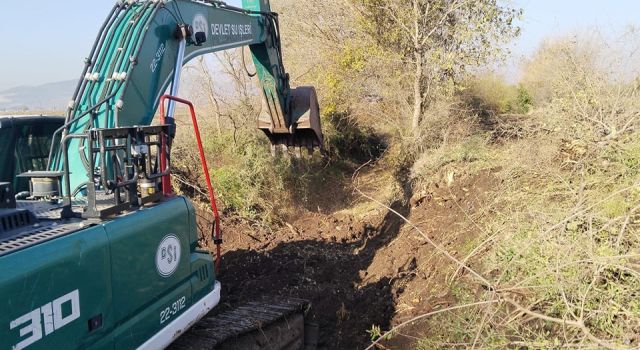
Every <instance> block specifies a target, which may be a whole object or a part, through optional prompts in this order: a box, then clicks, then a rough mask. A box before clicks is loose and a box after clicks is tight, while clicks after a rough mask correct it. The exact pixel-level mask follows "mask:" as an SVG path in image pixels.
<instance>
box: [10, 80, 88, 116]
mask: <svg viewBox="0 0 640 350" xmlns="http://www.w3.org/2000/svg"><path fill="white" fill-rule="evenodd" d="M76 83H77V80H67V81H60V82H55V83H49V84H44V85H39V86H19V87H15V88H12V89H8V90H5V91H0V111H4V112H8V111H27V110H62V109H64V108H65V107H66V106H67V104H68V103H69V100H70V99H71V96H72V94H73V89H74V88H75V84H76Z"/></svg>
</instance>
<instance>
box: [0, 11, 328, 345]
mask: <svg viewBox="0 0 640 350" xmlns="http://www.w3.org/2000/svg"><path fill="white" fill-rule="evenodd" d="M245 46H246V47H248V48H249V50H250V51H251V54H252V57H253V63H254V65H255V67H256V71H257V76H258V80H259V82H260V89H259V91H260V92H261V93H262V98H263V108H262V112H261V114H260V116H259V117H258V120H257V127H258V128H260V129H261V130H263V131H264V133H265V134H266V136H267V137H268V138H269V140H270V141H271V144H272V149H273V150H275V149H278V148H284V149H288V148H290V147H293V148H294V149H297V150H299V149H300V148H308V149H310V150H313V149H315V148H321V147H322V143H323V137H322V132H321V129H320V119H319V111H318V101H317V97H316V94H315V90H314V89H313V88H312V87H299V88H295V89H294V88H291V87H290V85H289V76H288V75H287V73H286V72H285V69H284V65H283V61H282V49H281V41H280V28H279V23H278V16H277V14H276V13H273V12H271V9H270V5H269V1H268V0H243V4H242V7H233V6H229V5H227V4H225V3H224V2H221V1H213V0H211V1H205V0H147V1H135V0H127V1H118V2H117V3H116V4H115V5H114V7H113V9H112V11H111V12H110V13H109V15H108V16H107V19H106V21H105V22H104V24H103V26H102V27H101V29H100V32H99V34H98V37H97V39H96V41H95V44H94V45H93V48H92V49H91V52H90V54H89V56H88V57H87V59H86V64H85V67H84V71H83V72H82V75H81V78H80V81H79V83H78V86H77V88H76V89H75V92H74V94H73V97H72V99H71V101H70V103H69V106H68V110H67V113H66V117H65V118H64V120H60V119H57V120H56V123H58V124H49V123H48V121H47V120H48V119H47V118H27V119H21V124H19V123H15V122H9V121H8V120H9V119H7V118H4V119H3V118H2V117H0V135H14V134H15V132H16V130H17V128H18V127H19V125H36V126H39V129H38V128H34V130H36V129H38V130H40V131H38V132H39V133H40V134H38V135H36V134H35V132H34V133H33V134H31V135H24V137H23V138H22V139H17V138H11V139H10V138H7V137H5V136H2V137H1V138H0V160H2V163H0V170H6V171H5V172H7V174H8V175H3V176H4V177H3V178H0V310H1V311H0V349H12V350H21V349H162V348H166V347H168V346H172V347H174V348H179V349H180V348H182V349H205V348H206V349H263V348H264V349H304V348H307V349H309V348H312V346H311V345H310V344H311V341H310V340H309V339H311V338H312V337H311V336H309V332H308V329H310V328H313V327H308V326H307V327H306V328H305V312H306V310H308V306H309V305H308V303H307V302H305V301H304V300H296V299H287V300H273V301H256V302H253V303H250V304H249V305H247V306H243V307H241V308H239V309H236V310H230V311H228V312H225V313H223V314H219V315H214V314H215V312H213V313H212V311H215V309H216V306H217V305H218V303H219V301H220V298H221V295H220V293H221V284H220V282H219V281H218V280H217V278H216V276H217V272H218V271H219V262H220V245H221V244H222V236H221V227H220V218H219V215H218V211H217V208H216V205H215V197H214V193H213V188H212V186H211V181H210V178H209V176H208V167H207V164H206V159H205V157H204V152H203V151H202V142H201V139H200V133H199V129H198V123H197V121H198V119H197V116H196V114H195V110H194V108H193V105H192V104H191V103H190V102H189V101H186V100H184V99H181V98H179V97H177V95H178V93H179V83H180V75H181V71H182V67H183V66H184V65H185V64H186V63H187V62H189V60H191V59H193V58H195V57H198V56H200V55H205V54H208V53H212V52H216V51H221V50H227V49H232V48H238V47H245ZM167 91H170V93H169V94H167ZM177 104H186V105H187V106H188V107H189V111H190V114H191V120H192V122H193V132H194V135H195V136H196V139H197V141H198V145H199V146H200V147H199V152H200V156H201V162H202V167H203V172H204V174H205V175H206V178H207V186H208V190H209V195H210V199H211V210H212V213H213V215H214V217H215V219H216V220H215V223H214V224H213V225H212V227H211V231H210V232H206V234H207V235H209V234H211V236H212V238H211V240H212V241H213V243H214V244H215V245H216V246H217V254H215V257H214V256H213V255H212V254H210V252H209V251H208V250H207V249H205V248H204V247H200V246H199V245H198V242H199V233H198V231H197V225H196V211H195V209H194V206H193V205H192V204H191V203H190V201H189V200H188V199H187V198H184V197H181V196H177V195H175V194H174V193H173V192H172V187H171V146H172V143H173V140H174V137H175V135H176V124H175V122H174V113H175V108H176V105H177ZM3 120H4V121H3ZM12 120H18V119H17V118H14V119H12ZM50 125H55V127H51V126H50ZM56 128H57V129H56ZM54 129H56V130H54ZM43 130H45V131H43ZM42 133H44V136H45V141H46V145H47V146H48V145H49V144H50V145H51V146H50V148H49V149H48V151H44V154H43V150H42V142H41V143H39V144H38V145H36V139H42V138H43V135H42ZM20 140H22V141H20ZM19 142H23V145H22V146H21V148H20V147H17V144H18V143H19ZM25 145H26V146H25ZM44 147H46V146H44ZM19 149H25V150H26V151H20V150H19ZM36 150H37V152H36ZM25 153H28V154H35V153H38V154H37V157H36V156H34V157H31V158H29V159H30V160H31V159H32V158H37V159H38V163H37V164H36V165H33V166H30V167H16V164H15V163H16V162H18V160H19V159H21V158H20V156H22V155H24V154H25ZM31 164H35V163H33V162H32V163H31ZM38 164H39V165H38ZM9 169H11V170H9ZM15 169H22V170H21V171H17V170H15ZM3 181H4V182H3ZM18 185H19V186H18ZM214 258H215V259H214ZM212 315H214V316H212ZM203 319H204V320H203ZM199 322H200V323H199ZM202 322H206V325H207V326H206V327H195V328H196V330H197V331H191V332H187V331H188V330H189V329H190V328H193V326H194V325H197V324H202ZM316 331H317V330H316ZM305 334H306V336H305Z"/></svg>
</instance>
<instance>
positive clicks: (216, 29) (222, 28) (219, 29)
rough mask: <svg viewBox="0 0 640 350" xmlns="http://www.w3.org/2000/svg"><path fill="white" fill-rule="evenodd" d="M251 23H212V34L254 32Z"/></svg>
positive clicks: (244, 33)
mask: <svg viewBox="0 0 640 350" xmlns="http://www.w3.org/2000/svg"><path fill="white" fill-rule="evenodd" d="M252 29H253V28H252V27H251V24H218V23H214V24H211V34H212V35H217V36H245V35H251V34H252Z"/></svg>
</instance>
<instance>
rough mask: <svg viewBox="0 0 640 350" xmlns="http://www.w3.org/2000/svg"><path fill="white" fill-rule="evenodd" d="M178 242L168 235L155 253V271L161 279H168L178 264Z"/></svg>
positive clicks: (176, 238)
mask: <svg viewBox="0 0 640 350" xmlns="http://www.w3.org/2000/svg"><path fill="white" fill-rule="evenodd" d="M180 248H181V246H180V240H179V239H178V237H176V236H175V235H168V236H166V237H165V238H164V239H162V242H160V245H159V246H158V250H157V251H156V269H157V270H158V273H159V274H160V276H162V277H169V276H171V275H173V273H174V272H175V271H176V269H177V268H178V265H179V264H180V253H181V250H180Z"/></svg>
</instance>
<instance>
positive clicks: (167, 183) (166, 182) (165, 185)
mask: <svg viewBox="0 0 640 350" xmlns="http://www.w3.org/2000/svg"><path fill="white" fill-rule="evenodd" d="M166 100H171V101H174V102H178V103H182V104H184V105H187V106H189V111H190V113H191V121H192V123H193V129H194V132H195V134H196V142H197V143H198V151H199V152H200V163H201V164H202V171H203V172H204V176H205V179H206V181H207V190H208V191H209V202H210V204H211V211H212V212H213V217H214V220H215V224H214V227H213V229H214V232H212V233H213V235H212V236H213V237H214V240H213V242H214V244H215V245H216V262H215V264H216V266H215V267H216V273H220V264H221V260H222V255H221V250H222V249H221V248H220V246H221V245H222V232H221V230H220V214H219V212H218V206H217V205H216V197H215V194H214V192H213V186H212V185H211V176H210V175H209V166H208V165H207V158H206V157H205V154H204V148H203V147H202V138H201V137H200V127H199V126H198V119H197V118H196V111H195V108H194V107H193V103H191V102H190V101H187V100H184V99H181V98H179V97H175V96H171V95H164V96H162V97H161V98H160V122H161V123H162V124H165V113H164V112H165V110H164V103H165V101H166ZM163 144H164V145H166V140H163ZM165 147H166V146H165ZM166 164H167V159H166V154H165V152H162V154H161V155H160V166H161V167H162V169H166ZM162 191H163V193H164V194H165V195H166V196H168V195H171V194H172V190H171V177H170V175H167V176H166V177H165V178H164V179H162Z"/></svg>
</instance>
